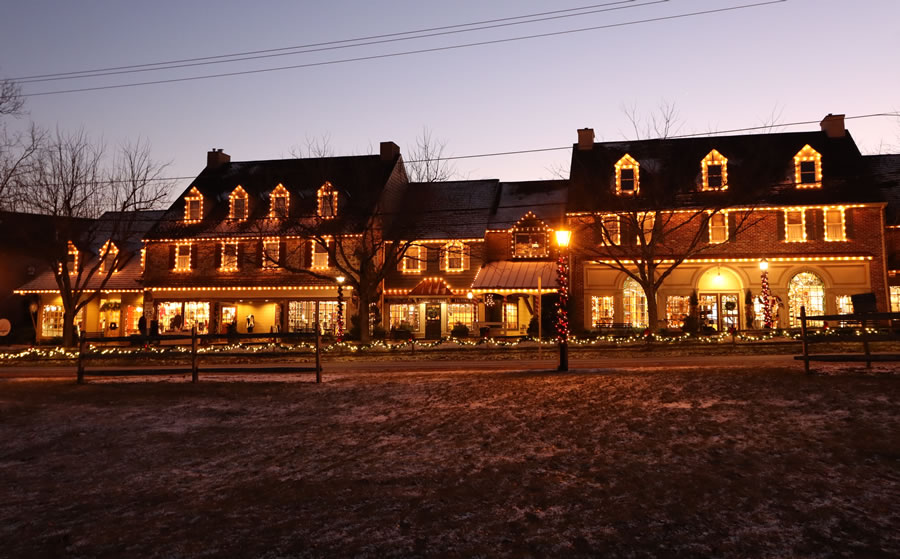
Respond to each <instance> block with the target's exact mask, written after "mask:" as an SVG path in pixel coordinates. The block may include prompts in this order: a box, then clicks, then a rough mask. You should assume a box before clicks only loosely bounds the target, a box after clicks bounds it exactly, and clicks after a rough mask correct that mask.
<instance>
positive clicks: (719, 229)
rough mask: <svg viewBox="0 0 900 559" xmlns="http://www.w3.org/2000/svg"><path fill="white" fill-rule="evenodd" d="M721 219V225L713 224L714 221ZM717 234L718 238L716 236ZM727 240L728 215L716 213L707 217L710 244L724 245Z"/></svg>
mask: <svg viewBox="0 0 900 559" xmlns="http://www.w3.org/2000/svg"><path fill="white" fill-rule="evenodd" d="M717 218H721V219H722V224H721V225H718V224H715V223H713V220H714V219H717ZM717 233H718V236H717ZM727 240H728V214H727V213H726V212H716V213H714V214H712V215H711V216H709V242H710V243H711V244H719V243H724V242H726V241H727Z"/></svg>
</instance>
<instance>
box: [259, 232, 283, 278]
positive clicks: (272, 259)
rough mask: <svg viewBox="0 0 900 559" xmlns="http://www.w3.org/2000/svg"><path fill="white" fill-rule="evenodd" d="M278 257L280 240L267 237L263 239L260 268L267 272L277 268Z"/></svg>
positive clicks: (279, 254)
mask: <svg viewBox="0 0 900 559" xmlns="http://www.w3.org/2000/svg"><path fill="white" fill-rule="evenodd" d="M280 256H281V239H279V238H278V237H267V238H265V239H263V257H262V267H263V268H265V269H267V270H273V269H275V268H278V262H279V261H280V260H279V257H280Z"/></svg>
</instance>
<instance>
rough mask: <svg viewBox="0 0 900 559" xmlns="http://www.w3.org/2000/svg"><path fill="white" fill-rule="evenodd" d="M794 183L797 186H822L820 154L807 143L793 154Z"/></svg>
mask: <svg viewBox="0 0 900 559" xmlns="http://www.w3.org/2000/svg"><path fill="white" fill-rule="evenodd" d="M794 183H796V185H797V188H822V155H821V154H820V153H819V152H817V151H816V150H814V149H813V148H812V147H811V146H810V145H809V144H806V145H805V146H803V149H801V150H800V151H798V152H797V155H795V156H794Z"/></svg>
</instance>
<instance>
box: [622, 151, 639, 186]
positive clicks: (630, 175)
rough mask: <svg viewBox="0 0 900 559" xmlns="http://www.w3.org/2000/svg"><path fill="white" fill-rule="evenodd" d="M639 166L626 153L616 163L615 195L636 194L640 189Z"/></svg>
mask: <svg viewBox="0 0 900 559" xmlns="http://www.w3.org/2000/svg"><path fill="white" fill-rule="evenodd" d="M640 179H641V177H640V165H639V164H638V162H637V161H635V160H634V158H633V157H631V156H630V155H628V154H627V153H626V154H625V155H624V156H623V157H622V159H620V160H619V161H618V162H617V163H616V194H637V193H638V191H639V190H640V188H641V180H640Z"/></svg>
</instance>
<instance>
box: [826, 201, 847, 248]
mask: <svg viewBox="0 0 900 559" xmlns="http://www.w3.org/2000/svg"><path fill="white" fill-rule="evenodd" d="M824 212H825V240H826V241H846V240H847V231H846V228H845V227H844V208H825V210H824Z"/></svg>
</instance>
